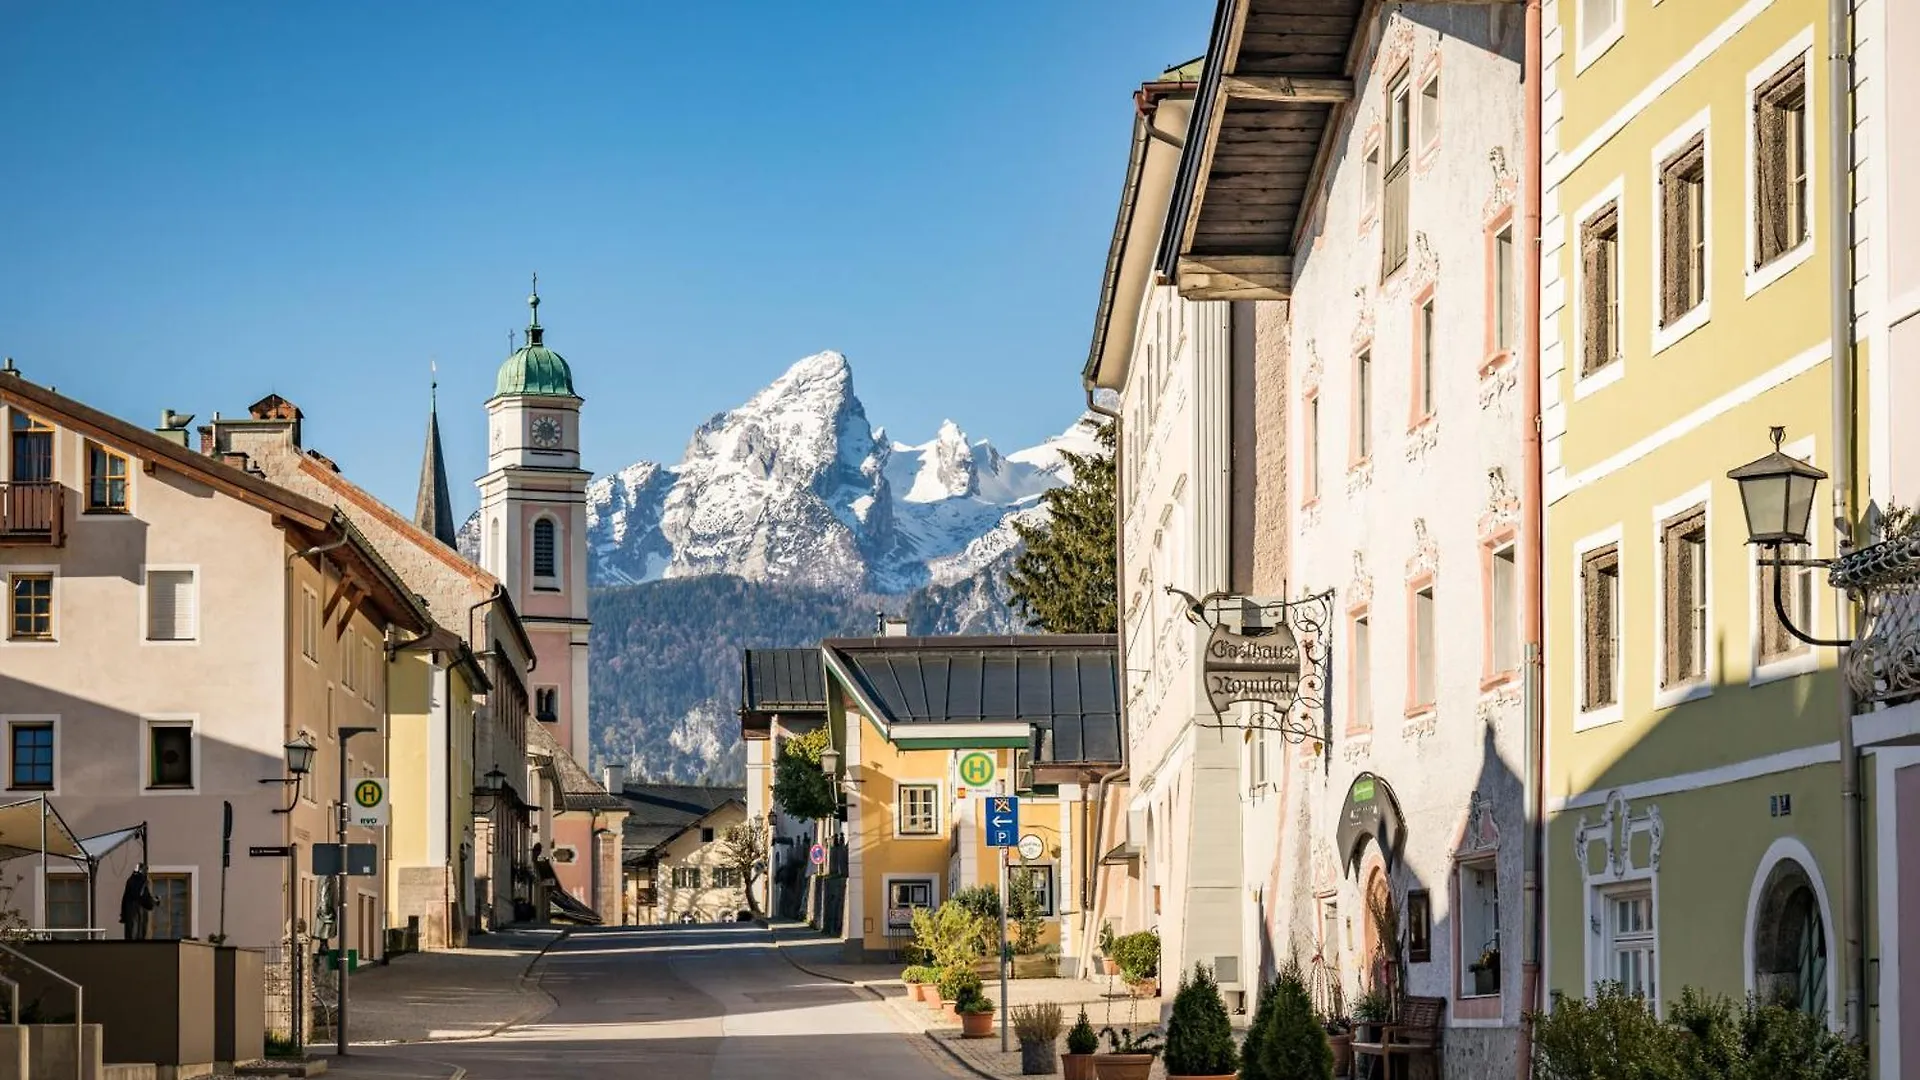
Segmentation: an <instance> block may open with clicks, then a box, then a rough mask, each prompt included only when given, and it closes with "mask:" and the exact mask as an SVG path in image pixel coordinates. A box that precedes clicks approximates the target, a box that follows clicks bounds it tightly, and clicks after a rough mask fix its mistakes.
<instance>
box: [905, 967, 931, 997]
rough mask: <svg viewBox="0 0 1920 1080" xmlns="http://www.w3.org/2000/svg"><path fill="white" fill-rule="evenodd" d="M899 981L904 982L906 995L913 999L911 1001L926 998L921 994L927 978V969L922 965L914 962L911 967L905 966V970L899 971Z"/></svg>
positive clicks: (924, 988)
mask: <svg viewBox="0 0 1920 1080" xmlns="http://www.w3.org/2000/svg"><path fill="white" fill-rule="evenodd" d="M900 981H901V982H902V983H904V984H906V987H907V997H908V998H909V999H910V1000H913V1001H924V1000H926V999H925V997H924V996H923V994H924V992H925V990H926V986H927V983H928V981H929V980H928V978H927V969H926V968H925V967H922V966H921V965H919V964H915V965H913V966H912V967H909V968H907V969H906V970H904V971H902V972H901V973H900Z"/></svg>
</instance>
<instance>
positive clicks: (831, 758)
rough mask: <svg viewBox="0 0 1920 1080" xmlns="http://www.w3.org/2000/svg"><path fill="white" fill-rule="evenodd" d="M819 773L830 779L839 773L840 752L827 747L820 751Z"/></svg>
mask: <svg viewBox="0 0 1920 1080" xmlns="http://www.w3.org/2000/svg"><path fill="white" fill-rule="evenodd" d="M820 771H821V772H823V773H826V774H827V778H828V779H832V778H833V777H834V776H836V775H837V774H838V773H839V772H840V751H838V750H835V749H834V748H833V747H831V746H829V747H827V748H826V749H825V750H822V751H820Z"/></svg>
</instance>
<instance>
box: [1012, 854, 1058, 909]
mask: <svg viewBox="0 0 1920 1080" xmlns="http://www.w3.org/2000/svg"><path fill="white" fill-rule="evenodd" d="M1013 872H1014V873H1016V874H1023V875H1025V876H1026V879H1027V880H1028V881H1030V882H1032V883H1033V895H1034V897H1035V898H1036V899H1038V900H1039V901H1040V914H1042V915H1044V916H1046V917H1047V918H1052V917H1053V916H1054V915H1055V914H1056V912H1055V910H1054V906H1053V904H1054V897H1053V867H1052V866H1051V865H1048V866H1016V867H1014V868H1013Z"/></svg>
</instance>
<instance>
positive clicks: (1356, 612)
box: [1346, 604, 1373, 735]
mask: <svg viewBox="0 0 1920 1080" xmlns="http://www.w3.org/2000/svg"><path fill="white" fill-rule="evenodd" d="M1371 615H1372V610H1371V608H1370V607H1369V605H1366V604H1355V605H1353V606H1352V607H1350V608H1348V609H1347V672H1346V674H1347V683H1348V684H1349V685H1352V686H1358V685H1359V676H1358V675H1356V674H1355V673H1354V670H1353V660H1354V656H1355V655H1356V652H1355V649H1354V644H1353V639H1354V628H1355V627H1356V626H1358V625H1359V624H1360V620H1361V619H1366V618H1368V617H1369V616H1371ZM1368 629H1369V630H1371V629H1372V623H1371V622H1369V623H1368ZM1369 645H1371V643H1369ZM1367 659H1368V661H1369V662H1371V661H1372V659H1373V649H1372V648H1371V647H1369V648H1368V650H1367ZM1367 701H1368V703H1369V704H1371V703H1372V701H1373V688H1372V687H1371V686H1369V687H1368V688H1367ZM1372 730H1373V718H1372V717H1371V716H1369V717H1367V718H1365V719H1364V720H1362V719H1361V718H1360V716H1359V710H1357V709H1356V710H1353V712H1352V713H1351V714H1350V715H1349V716H1348V717H1347V730H1346V733H1347V734H1348V735H1365V734H1367V733H1368V732H1371V731H1372Z"/></svg>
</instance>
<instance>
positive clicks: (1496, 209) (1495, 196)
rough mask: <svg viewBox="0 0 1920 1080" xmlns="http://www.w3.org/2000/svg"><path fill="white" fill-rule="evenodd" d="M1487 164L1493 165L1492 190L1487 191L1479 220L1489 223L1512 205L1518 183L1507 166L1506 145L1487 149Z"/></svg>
mask: <svg viewBox="0 0 1920 1080" xmlns="http://www.w3.org/2000/svg"><path fill="white" fill-rule="evenodd" d="M1487 164H1489V165H1491V166H1492V167H1493V190H1492V191H1490V192H1488V193H1487V202H1486V205H1485V206H1484V207H1483V208H1482V209H1481V211H1480V220H1481V221H1483V222H1486V223H1488V224H1491V223H1492V222H1493V219H1494V218H1497V217H1499V216H1500V214H1501V212H1502V211H1504V210H1505V209H1506V208H1507V207H1509V206H1512V205H1513V200H1514V197H1515V195H1516V189H1517V187H1518V183H1517V179H1516V177H1515V176H1514V175H1513V170H1512V169H1511V168H1509V167H1508V166H1507V148H1506V147H1504V146H1496V147H1494V148H1493V149H1491V150H1489V151H1487Z"/></svg>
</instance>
